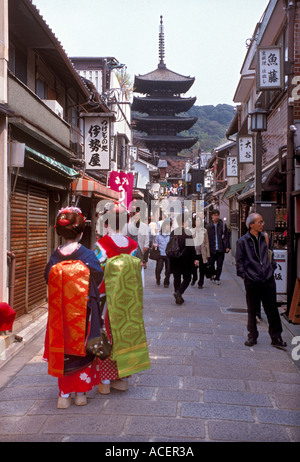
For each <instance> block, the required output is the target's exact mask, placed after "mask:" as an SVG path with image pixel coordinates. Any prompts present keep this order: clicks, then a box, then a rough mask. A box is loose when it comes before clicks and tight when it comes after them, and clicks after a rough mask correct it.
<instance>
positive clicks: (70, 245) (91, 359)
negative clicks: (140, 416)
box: [43, 207, 103, 409]
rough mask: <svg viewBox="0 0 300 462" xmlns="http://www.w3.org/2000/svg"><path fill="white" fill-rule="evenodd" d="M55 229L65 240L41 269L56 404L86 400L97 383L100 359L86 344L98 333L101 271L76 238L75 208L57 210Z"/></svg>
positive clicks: (80, 227)
mask: <svg viewBox="0 0 300 462" xmlns="http://www.w3.org/2000/svg"><path fill="white" fill-rule="evenodd" d="M55 228H56V232H57V234H58V235H59V236H62V237H63V238H64V239H65V243H64V244H63V245H62V246H59V247H58V248H57V249H56V250H55V252H54V253H53V254H52V255H51V257H50V260H49V262H48V264H47V266H46V269H45V279H46V281H47V283H48V322H47V329H46V336H45V349H44V356H43V359H44V360H45V361H47V362H48V373H49V375H53V376H54V377H58V386H59V397H58V402H57V407H58V408H59V409H66V408H68V407H69V406H70V405H71V393H75V397H74V402H75V404H76V405H78V406H82V405H85V404H87V397H86V392H87V391H90V390H91V389H92V388H93V387H94V386H95V385H97V384H98V382H99V371H100V367H99V363H100V359H99V358H98V357H97V356H96V355H95V354H93V353H89V352H88V349H87V344H88V341H92V340H93V339H96V338H99V337H100V336H101V329H102V322H101V314H100V300H99V288H98V286H99V284H100V283H101V281H102V278H103V271H102V269H101V266H100V264H99V262H98V260H97V258H96V257H95V254H94V252H93V251H92V250H90V249H87V248H86V247H84V246H83V245H81V244H80V243H79V241H80V239H81V237H82V234H83V231H84V229H85V218H84V217H83V215H82V212H81V210H80V209H79V208H77V207H65V208H63V209H61V210H60V211H59V212H58V215H57V218H56V225H55Z"/></svg>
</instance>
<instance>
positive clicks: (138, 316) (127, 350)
mask: <svg viewBox="0 0 300 462" xmlns="http://www.w3.org/2000/svg"><path fill="white" fill-rule="evenodd" d="M104 279H105V287H106V300H107V310H108V315H109V323H110V329H111V334H112V340H113V342H112V343H113V347H112V354H111V359H112V360H113V361H116V362H117V369H118V374H119V377H120V378H121V377H127V376H128V375H131V374H133V373H136V372H140V371H143V370H145V369H149V368H150V367H151V365H150V360H149V352H148V345H147V339H146V333H145V327H144V319H143V286H142V277H141V262H140V259H139V258H136V257H133V256H131V255H127V254H121V255H118V256H115V257H113V258H109V259H108V260H107V262H106V267H105V272H104Z"/></svg>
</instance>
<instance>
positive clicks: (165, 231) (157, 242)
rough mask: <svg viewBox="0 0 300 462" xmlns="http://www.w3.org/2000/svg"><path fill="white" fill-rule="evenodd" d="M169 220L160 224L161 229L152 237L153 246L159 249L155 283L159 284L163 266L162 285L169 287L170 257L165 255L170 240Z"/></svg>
mask: <svg viewBox="0 0 300 462" xmlns="http://www.w3.org/2000/svg"><path fill="white" fill-rule="evenodd" d="M170 233H171V222H170V219H166V220H165V221H164V222H163V223H162V226H161V230H160V231H159V233H158V234H157V235H156V236H155V238H154V243H153V246H154V247H157V248H158V250H159V254H160V255H159V258H158V260H157V261H156V266H155V278H156V284H157V285H158V286H159V285H160V278H161V273H162V271H163V269H164V268H165V277H164V287H166V288H167V287H169V284H170V259H169V257H167V255H166V247H167V244H168V242H169V240H170Z"/></svg>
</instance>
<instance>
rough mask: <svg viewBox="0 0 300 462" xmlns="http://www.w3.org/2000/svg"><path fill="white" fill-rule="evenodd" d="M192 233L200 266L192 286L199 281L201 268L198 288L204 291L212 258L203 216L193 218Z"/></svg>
mask: <svg viewBox="0 0 300 462" xmlns="http://www.w3.org/2000/svg"><path fill="white" fill-rule="evenodd" d="M192 231H193V238H194V243H195V250H196V260H198V261H199V265H198V266H195V268H194V272H193V279H192V282H191V285H192V286H193V285H195V283H196V281H197V273H198V268H199V280H198V288H199V289H203V283H204V276H205V271H206V265H207V264H208V263H207V262H208V259H209V257H210V251H209V240H208V233H207V230H206V229H205V227H204V224H203V215H202V216H201V215H197V216H194V217H193V228H192Z"/></svg>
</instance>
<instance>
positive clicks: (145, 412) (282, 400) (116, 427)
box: [0, 255, 300, 443]
mask: <svg viewBox="0 0 300 462" xmlns="http://www.w3.org/2000/svg"><path fill="white" fill-rule="evenodd" d="M154 265H155V263H154V262H152V261H149V263H148V268H147V269H146V278H145V279H146V283H145V290H144V319H145V326H146V332H147V339H148V343H149V350H150V358H151V364H152V367H151V369H150V370H147V371H144V372H143V373H139V374H136V375H134V376H132V377H131V378H130V388H129V391H128V392H121V391H116V390H112V392H111V394H110V395H100V394H98V392H97V390H96V389H94V390H93V391H92V392H90V393H89V394H88V398H89V399H88V405H87V406H81V407H78V406H75V405H74V404H72V405H71V407H70V408H69V409H67V410H58V409H57V408H56V403H57V394H58V388H57V379H55V378H54V377H50V376H48V375H47V365H46V364H45V363H44V362H43V361H42V352H43V340H44V330H41V331H40V333H39V334H38V335H37V336H36V337H35V338H34V339H33V340H32V341H31V342H28V343H27V345H26V346H25V347H24V348H23V349H22V350H20V352H18V353H17V354H16V355H15V356H14V357H13V358H12V359H11V360H9V361H7V362H6V363H5V364H3V365H2V367H1V365H0V387H1V388H0V417H1V419H0V441H2V442H5V441H6V442H21V441H27V442H61V441H63V442H110V443H111V442H154V443H155V442H177V443H178V442H204V441H209V442H222V441H223V442H248V441H251V442H296V441H299V439H300V371H299V364H298V363H299V362H300V361H299V360H298V362H297V361H295V362H294V361H293V360H292V349H293V348H294V346H293V345H292V344H291V340H292V338H293V336H295V335H297V336H298V335H300V326H295V325H292V326H291V325H290V324H288V323H287V322H286V321H285V322H284V323H283V324H284V332H283V338H284V340H285V341H286V342H287V343H288V348H287V351H282V350H277V349H275V348H272V347H271V345H270V339H269V335H268V333H267V324H266V322H265V321H264V320H262V321H261V322H260V325H259V331H260V336H259V339H258V344H257V345H256V346H255V347H252V348H248V347H246V346H244V341H245V337H246V327H245V326H246V311H245V296H244V292H243V286H242V284H241V281H240V280H238V279H237V278H236V276H235V266H234V265H233V263H232V257H231V256H230V255H228V256H226V258H225V265H224V270H223V274H222V277H221V285H220V286H216V285H215V284H213V283H211V282H210V281H208V280H206V281H205V287H204V289H203V290H199V289H198V287H197V286H193V287H192V286H190V287H189V288H188V289H187V292H186V293H185V294H184V299H185V303H184V304H183V305H182V306H178V305H176V304H175V300H174V297H173V289H172V287H171V285H170V287H169V288H164V287H163V285H160V286H156V283H155V277H154Z"/></svg>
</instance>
